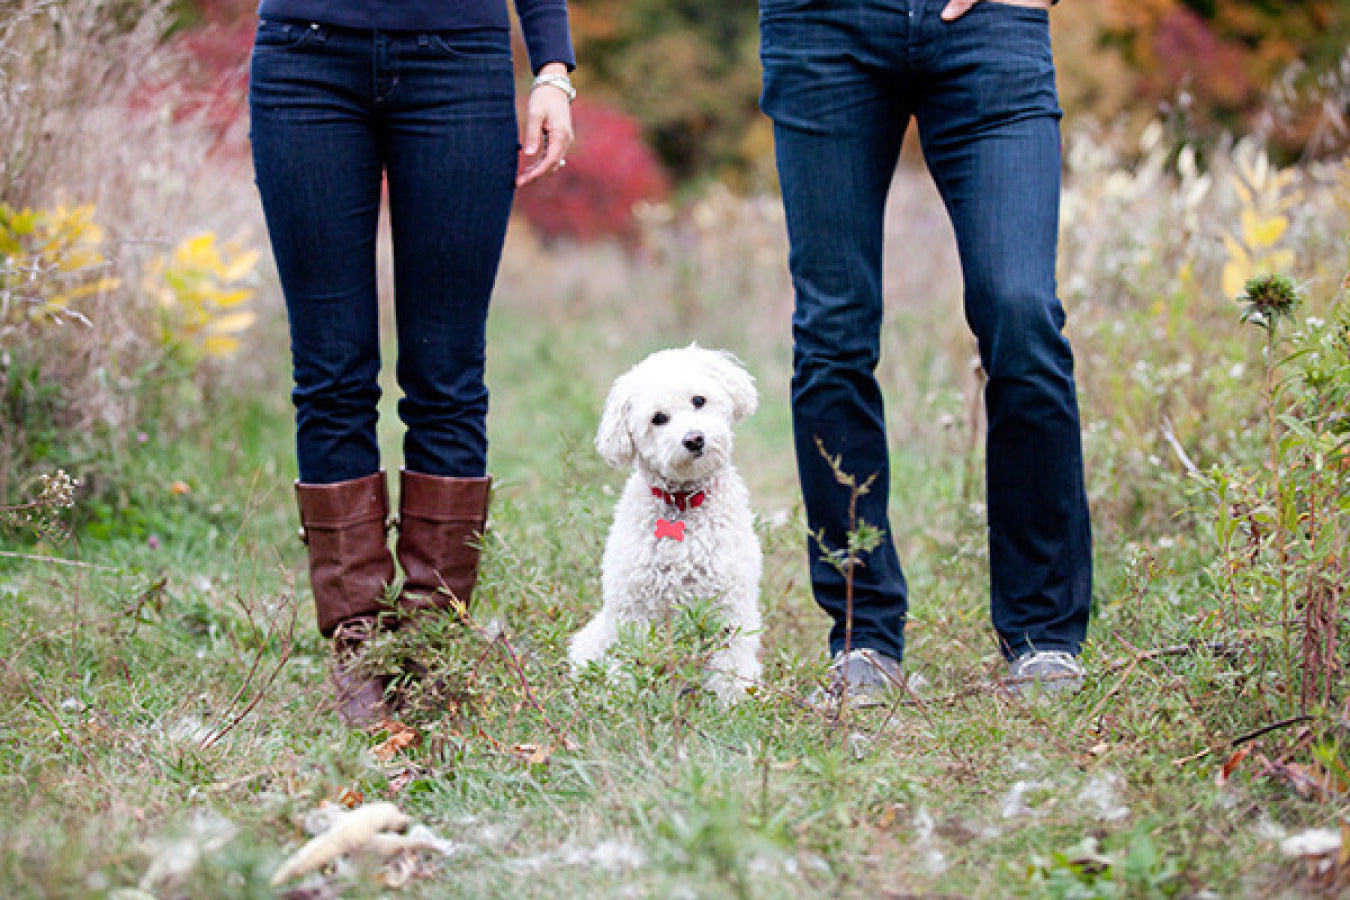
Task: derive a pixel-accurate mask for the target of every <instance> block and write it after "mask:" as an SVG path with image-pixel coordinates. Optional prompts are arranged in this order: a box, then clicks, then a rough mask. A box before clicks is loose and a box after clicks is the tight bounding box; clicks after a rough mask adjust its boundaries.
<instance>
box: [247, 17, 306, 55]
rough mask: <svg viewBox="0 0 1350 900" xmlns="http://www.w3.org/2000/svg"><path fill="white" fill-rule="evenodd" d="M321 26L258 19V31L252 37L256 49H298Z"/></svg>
mask: <svg viewBox="0 0 1350 900" xmlns="http://www.w3.org/2000/svg"><path fill="white" fill-rule="evenodd" d="M320 27H321V26H315V25H308V24H302V23H300V22H281V21H278V20H276V19H259V20H258V31H257V33H256V34H255V35H254V37H253V44H254V46H256V47H284V48H293V47H299V46H301V45H302V44H304V43H306V42H307V41H309V39H310V37H311V36H312V35H314V34H315V33H316V32H318V31H319V29H320Z"/></svg>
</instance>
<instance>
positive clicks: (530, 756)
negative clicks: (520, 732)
mask: <svg viewBox="0 0 1350 900" xmlns="http://www.w3.org/2000/svg"><path fill="white" fill-rule="evenodd" d="M511 755H512V756H514V757H516V759H519V760H523V761H524V762H527V763H529V764H530V765H532V766H534V765H543V764H546V763H547V762H548V760H549V752H548V749H547V748H544V747H540V746H539V745H538V744H516V745H515V746H514V747H512V748H511Z"/></svg>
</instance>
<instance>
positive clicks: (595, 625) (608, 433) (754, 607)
mask: <svg viewBox="0 0 1350 900" xmlns="http://www.w3.org/2000/svg"><path fill="white" fill-rule="evenodd" d="M757 403H758V395H757V394H756V392H755V380H754V378H752V377H751V376H750V374H749V373H748V372H746V371H745V369H743V368H742V367H741V365H740V363H739V362H738V361H737V360H736V358H735V357H734V356H732V355H731V354H730V353H728V352H726V351H721V350H707V349H703V348H701V347H698V346H695V345H690V346H689V347H685V348H682V349H675V350H662V351H660V352H657V353H654V354H652V355H651V356H649V357H647V358H646V359H645V360H643V361H642V362H640V363H639V364H638V365H636V366H634V367H633V368H632V369H631V370H630V371H629V372H627V373H626V374H624V375H622V376H621V377H619V378H618V380H616V381H615V382H614V386H613V387H612V388H611V389H610V392H609V397H608V399H607V400H606V401H605V409H604V413H603V415H602V416H601V418H600V428H599V430H598V432H597V434H596V437H595V446H596V449H597V450H598V451H599V452H600V455H601V456H602V457H603V458H604V460H605V461H606V462H607V463H609V464H610V465H611V466H614V467H615V468H629V467H631V468H632V474H631V475H630V476H629V478H628V483H627V484H626V485H625V486H624V490H623V496H622V497H620V498H619V503H618V506H617V507H616V508H615V510H614V524H613V526H612V527H611V528H610V532H609V540H608V541H607V542H606V544H605V554H604V559H603V562H602V563H601V566H602V572H601V587H602V592H603V597H604V601H603V604H602V606H601V609H600V612H599V614H598V615H597V616H596V617H595V618H594V619H593V620H592V621H591V622H590V624H588V625H587V626H586V627H585V628H583V629H582V630H581V631H579V632H577V634H576V636H575V637H573V638H572V646H571V651H570V653H569V656H570V658H571V660H572V664H573V665H574V666H576V667H581V666H584V665H586V664H587V663H589V662H592V661H594V660H598V659H601V658H603V657H604V655H605V653H606V651H608V650H609V648H610V646H611V645H612V644H613V643H614V641H615V640H616V639H617V637H618V628H619V626H621V625H623V624H625V623H630V622H631V623H640V622H651V621H658V620H660V619H662V618H663V617H664V616H665V615H666V614H667V613H668V611H670V610H672V609H674V608H676V607H677V606H678V605H679V604H680V603H682V602H684V601H687V600H689V599H691V598H698V599H702V600H708V601H712V602H714V603H715V604H716V605H717V608H718V609H719V610H720V611H721V612H722V614H723V616H724V617H725V621H726V624H727V628H728V633H727V636H726V643H725V645H724V646H723V647H722V648H721V649H719V650H718V651H716V652H715V653H714V654H713V655H712V656H711V657H710V658H709V660H708V663H707V676H706V680H705V687H707V688H708V689H710V690H712V691H713V692H714V693H716V694H717V695H718V697H720V698H721V699H722V700H723V701H726V702H734V701H735V700H737V699H739V698H740V696H741V695H742V694H744V692H745V690H746V688H747V687H749V686H751V685H753V684H755V683H756V682H757V681H758V680H759V676H760V671H761V668H760V663H759V635H760V628H761V621H760V612H759V578H760V569H761V566H762V556H761V553H760V548H759V539H758V538H757V537H756V536H755V529H754V521H753V518H752V516H751V513H750V493H749V491H748V490H747V489H746V487H745V482H743V481H742V480H741V477H740V475H739V474H738V473H737V472H736V469H735V467H734V466H732V464H731V448H732V426H734V425H736V424H737V423H739V422H741V421H742V420H743V419H745V418H746V417H747V416H749V415H750V414H751V413H753V412H754V411H755V406H756V405H757Z"/></svg>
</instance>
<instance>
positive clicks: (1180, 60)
mask: <svg viewBox="0 0 1350 900" xmlns="http://www.w3.org/2000/svg"><path fill="white" fill-rule="evenodd" d="M1153 46H1154V53H1155V55H1156V57H1157V60H1158V69H1159V71H1158V73H1157V75H1156V76H1155V77H1157V78H1158V79H1161V82H1162V85H1160V86H1167V87H1168V88H1170V89H1172V90H1174V89H1175V88H1177V87H1178V86H1182V85H1188V86H1189V87H1190V89H1191V90H1192V91H1194V93H1196V94H1197V95H1198V96H1199V97H1201V98H1203V99H1205V100H1206V101H1208V102H1210V103H1215V104H1217V105H1218V106H1219V107H1221V108H1223V109H1225V110H1233V109H1238V108H1240V107H1241V106H1242V105H1243V104H1244V103H1246V102H1247V100H1248V99H1249V96H1250V94H1251V93H1252V91H1253V85H1252V82H1251V79H1250V78H1249V77H1248V75H1247V72H1246V70H1245V66H1244V62H1243V52H1242V49H1241V48H1240V47H1238V46H1235V45H1234V44H1231V43H1228V42H1226V41H1223V40H1221V39H1220V38H1219V37H1218V36H1217V35H1215V33H1214V31H1213V30H1212V29H1211V28H1210V26H1209V25H1208V24H1207V23H1206V22H1205V21H1204V20H1203V19H1201V18H1200V17H1199V16H1198V15H1196V14H1195V13H1194V12H1192V11H1190V10H1189V9H1184V8H1183V9H1176V10H1173V11H1172V12H1171V13H1170V14H1168V15H1167V17H1166V18H1164V19H1163V20H1162V21H1161V22H1159V23H1158V30H1157V32H1156V33H1155V34H1154V36H1153Z"/></svg>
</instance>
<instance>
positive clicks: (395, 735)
mask: <svg viewBox="0 0 1350 900" xmlns="http://www.w3.org/2000/svg"><path fill="white" fill-rule="evenodd" d="M380 730H381V731H383V732H385V733H387V734H388V735H389V736H388V737H387V738H385V739H384V740H383V741H381V742H380V743H378V744H376V745H375V746H374V747H371V748H370V752H371V754H372V755H374V757H375V758H376V759H378V760H379V761H380V762H389V761H390V760H391V759H393V758H394V757H395V756H397V755H398V753H399V751H401V750H406V749H408V748H409V747H419V746H421V744H422V735H421V733H420V732H418V731H417V729H415V728H412V727H409V726H407V725H404V724H403V723H402V722H396V721H394V720H393V719H386V720H385V721H384V722H383V723H381V725H380Z"/></svg>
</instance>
